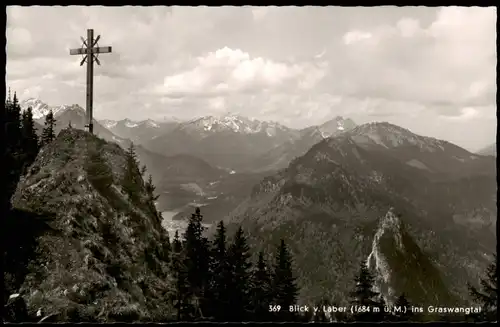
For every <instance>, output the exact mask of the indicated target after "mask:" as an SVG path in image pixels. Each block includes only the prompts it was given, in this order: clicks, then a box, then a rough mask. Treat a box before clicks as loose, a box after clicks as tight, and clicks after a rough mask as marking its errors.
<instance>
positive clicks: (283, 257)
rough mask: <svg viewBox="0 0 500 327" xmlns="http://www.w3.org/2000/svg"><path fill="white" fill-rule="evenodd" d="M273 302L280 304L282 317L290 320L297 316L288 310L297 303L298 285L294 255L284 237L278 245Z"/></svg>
mask: <svg viewBox="0 0 500 327" xmlns="http://www.w3.org/2000/svg"><path fill="white" fill-rule="evenodd" d="M272 289H273V291H272V293H273V294H274V301H273V303H274V304H276V305H280V306H281V308H282V310H281V312H280V315H279V316H280V319H286V320H288V321H290V320H293V319H294V318H295V316H296V315H295V314H291V313H289V312H288V308H289V306H291V305H295V304H297V296H298V293H299V291H298V287H297V284H296V281H295V277H294V276H293V271H292V256H291V254H290V252H289V251H288V248H287V246H286V244H285V241H284V240H283V239H282V240H281V242H280V245H279V246H278V250H277V254H276V260H275V266H274V271H273V277H272Z"/></svg>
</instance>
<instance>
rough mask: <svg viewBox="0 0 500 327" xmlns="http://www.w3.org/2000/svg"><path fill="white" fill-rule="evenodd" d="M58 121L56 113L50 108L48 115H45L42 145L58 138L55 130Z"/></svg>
mask: <svg viewBox="0 0 500 327" xmlns="http://www.w3.org/2000/svg"><path fill="white" fill-rule="evenodd" d="M56 121H57V120H55V119H54V113H53V112H52V110H50V111H49V113H48V114H47V116H45V127H44V128H43V130H42V137H41V140H40V146H45V145H47V144H49V143H50V142H52V141H53V140H54V139H55V138H56V134H55V130H54V128H55V125H56Z"/></svg>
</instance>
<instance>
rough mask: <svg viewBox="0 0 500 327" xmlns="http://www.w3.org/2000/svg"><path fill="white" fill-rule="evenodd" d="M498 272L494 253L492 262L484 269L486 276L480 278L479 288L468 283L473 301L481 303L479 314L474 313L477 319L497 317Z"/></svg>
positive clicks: (490, 319) (487, 319) (488, 319)
mask: <svg viewBox="0 0 500 327" xmlns="http://www.w3.org/2000/svg"><path fill="white" fill-rule="evenodd" d="M497 276H498V272H497V256H496V254H495V255H494V258H493V262H491V264H490V265H489V266H488V268H487V269H486V276H485V277H483V278H481V280H480V285H481V290H478V289H477V288H475V287H474V286H472V285H470V284H469V285H468V288H469V293H470V295H471V296H472V297H473V299H474V301H475V302H476V303H478V304H480V305H481V307H482V310H481V314H479V315H475V317H474V318H475V319H476V320H479V321H493V320H496V318H497V308H498V293H497V292H498V279H497V278H498V277H497Z"/></svg>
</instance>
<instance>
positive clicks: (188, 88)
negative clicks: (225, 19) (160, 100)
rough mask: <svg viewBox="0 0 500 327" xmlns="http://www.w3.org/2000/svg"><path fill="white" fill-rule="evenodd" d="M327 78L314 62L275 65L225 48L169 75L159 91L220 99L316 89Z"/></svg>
mask: <svg viewBox="0 0 500 327" xmlns="http://www.w3.org/2000/svg"><path fill="white" fill-rule="evenodd" d="M323 76H324V72H323V70H322V67H319V66H316V65H313V64H310V63H294V64H292V63H286V62H275V61H272V60H269V59H265V58H262V57H254V58H252V57H251V56H250V54H249V53H247V52H244V51H242V50H240V49H235V50H233V49H231V48H228V47H224V48H222V49H218V50H216V51H213V52H209V53H207V54H206V55H205V56H202V57H198V58H196V60H195V61H194V67H192V68H190V69H187V70H185V71H182V72H180V73H176V74H173V75H169V76H166V77H165V78H164V80H163V83H162V85H159V86H158V87H156V88H155V91H156V92H157V93H160V94H162V95H165V96H172V97H179V96H196V97H199V96H202V97H203V96H209V97H211V96H214V97H216V96H220V95H227V94H229V93H231V94H236V93H249V92H250V93H255V92H262V91H263V90H269V89H270V90H280V89H283V88H287V87H288V88H293V87H300V88H305V89H308V88H312V87H314V85H315V84H316V83H318V82H319V81H320V80H321V78H322V77H323Z"/></svg>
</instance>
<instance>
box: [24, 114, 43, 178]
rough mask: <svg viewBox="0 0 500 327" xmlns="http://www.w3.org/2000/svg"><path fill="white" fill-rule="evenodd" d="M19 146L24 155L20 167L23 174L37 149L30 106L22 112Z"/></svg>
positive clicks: (32, 160)
mask: <svg viewBox="0 0 500 327" xmlns="http://www.w3.org/2000/svg"><path fill="white" fill-rule="evenodd" d="M21 148H22V152H23V155H24V156H23V167H22V173H23V174H24V173H25V172H26V169H27V168H28V167H29V166H30V165H31V164H32V163H33V162H34V161H35V158H36V156H37V155H38V149H39V141H38V135H37V134H36V130H35V122H34V121H33V112H32V109H31V107H29V108H28V109H27V110H25V111H24V112H23V114H22V122H21Z"/></svg>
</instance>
